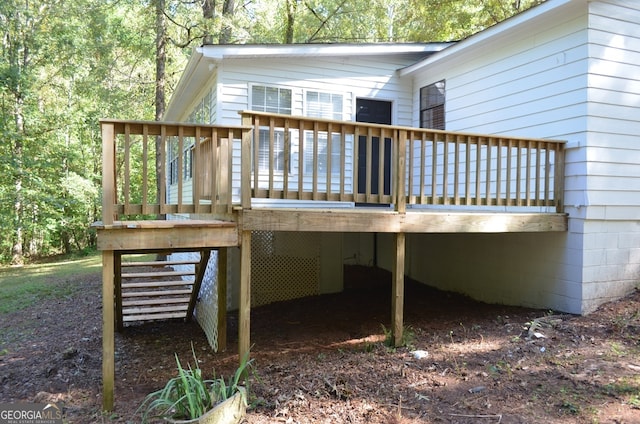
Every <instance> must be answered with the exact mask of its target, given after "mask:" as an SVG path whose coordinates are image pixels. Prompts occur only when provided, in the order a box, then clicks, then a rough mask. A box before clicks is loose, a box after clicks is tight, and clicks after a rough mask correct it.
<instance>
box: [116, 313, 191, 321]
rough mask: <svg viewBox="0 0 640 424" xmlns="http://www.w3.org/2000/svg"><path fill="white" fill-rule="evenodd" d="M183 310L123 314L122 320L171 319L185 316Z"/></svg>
mask: <svg viewBox="0 0 640 424" xmlns="http://www.w3.org/2000/svg"><path fill="white" fill-rule="evenodd" d="M185 315H186V314H185V313H184V312H167V313H164V314H145V315H125V316H123V317H122V321H123V322H136V321H151V320H157V319H173V318H185Z"/></svg>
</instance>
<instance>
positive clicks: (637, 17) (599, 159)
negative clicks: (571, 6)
mask: <svg viewBox="0 0 640 424" xmlns="http://www.w3.org/2000/svg"><path fill="white" fill-rule="evenodd" d="M589 12H590V14H589V41H590V43H589V57H590V62H589V71H588V87H589V88H588V93H587V95H588V100H589V104H588V110H587V113H588V128H587V138H586V142H585V145H586V148H585V150H586V153H585V156H586V164H587V177H586V195H585V202H584V203H585V204H586V207H585V208H584V244H583V249H584V256H583V258H584V268H583V287H584V296H583V302H584V308H585V309H587V310H591V309H593V308H594V307H595V306H597V305H598V303H600V302H601V300H607V299H611V298H616V297H619V296H620V295H623V294H625V293H626V292H628V291H630V290H631V289H632V288H633V287H635V286H637V285H638V283H639V282H640V115H639V113H638V108H639V107H640V3H638V2H637V1H631V0H618V1H614V0H607V1H599V2H590V3H589Z"/></svg>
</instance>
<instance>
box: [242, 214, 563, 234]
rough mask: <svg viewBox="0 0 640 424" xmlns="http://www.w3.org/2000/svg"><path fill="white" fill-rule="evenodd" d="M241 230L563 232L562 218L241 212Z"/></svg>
mask: <svg viewBox="0 0 640 424" xmlns="http://www.w3.org/2000/svg"><path fill="white" fill-rule="evenodd" d="M242 217H243V229H245V230H262V231H326V232H345V233H350V232H357V233H363V232H364V233H370V232H376V233H510V232H518V233H528V232H555V231H567V229H568V219H567V215H566V214H558V213H498V212H491V213H489V212H459V211H455V212H448V211H434V212H432V211H407V213H398V212H394V211H381V210H375V209H374V210H370V211H367V210H366V209H364V208H354V209H349V210H343V209H333V210H318V209H315V210H313V209H311V210H301V209H289V208H286V209H285V208H282V209H266V208H265V209H259V208H254V209H251V210H244V211H243V213H242Z"/></svg>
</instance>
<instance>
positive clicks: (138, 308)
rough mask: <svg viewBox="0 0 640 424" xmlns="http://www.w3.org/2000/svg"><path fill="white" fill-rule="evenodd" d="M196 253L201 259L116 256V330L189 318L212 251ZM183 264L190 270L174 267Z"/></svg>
mask: <svg viewBox="0 0 640 424" xmlns="http://www.w3.org/2000/svg"><path fill="white" fill-rule="evenodd" d="M169 253H171V252H169ZM199 253H200V259H197V260H183V261H172V260H157V261H135V260H132V261H129V260H127V261H123V260H122V256H124V255H125V254H124V253H123V254H120V255H117V258H116V260H115V261H114V262H115V263H114V268H115V270H114V271H115V279H114V283H115V287H114V288H115V290H114V297H115V309H116V314H115V318H116V326H117V328H118V331H120V330H122V329H123V328H124V325H125V323H135V322H140V321H152V320H166V319H184V320H189V319H191V317H192V316H193V310H194V308H195V305H196V302H197V300H198V294H199V292H200V286H201V285H202V279H203V278H204V272H205V269H206V266H207V262H208V261H209V256H210V254H211V251H210V250H208V249H207V250H202V251H200V252H199ZM184 265H186V266H188V267H189V270H185V271H176V270H174V267H177V266H184Z"/></svg>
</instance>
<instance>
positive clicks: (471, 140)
mask: <svg viewBox="0 0 640 424" xmlns="http://www.w3.org/2000/svg"><path fill="white" fill-rule="evenodd" d="M242 117H243V121H242V123H243V125H245V126H251V127H253V128H254V129H253V137H252V140H253V146H251V145H250V144H246V145H243V150H242V160H243V168H242V169H243V177H242V181H251V184H250V185H247V188H249V187H250V188H251V193H250V196H249V194H247V198H248V197H254V198H269V199H296V200H326V201H343V202H344V201H346V202H356V203H364V204H393V205H395V209H396V210H399V211H404V210H405V208H406V206H407V205H447V206H474V207H487V206H500V207H525V208H539V210H544V211H547V210H554V211H557V212H561V211H562V208H563V205H562V194H563V183H564V142H563V141H557V140H546V139H526V138H517V137H504V136H490V135H479V134H466V133H456V132H447V131H438V130H429V129H418V128H407V127H397V126H387V125H376V124H368V123H359V122H342V121H332V120H325V119H317V118H309V117H297V116H288V115H274V114H267V113H260V112H243V113H242ZM256 147H257V148H256ZM246 164H251V165H250V166H248V165H246Z"/></svg>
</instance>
